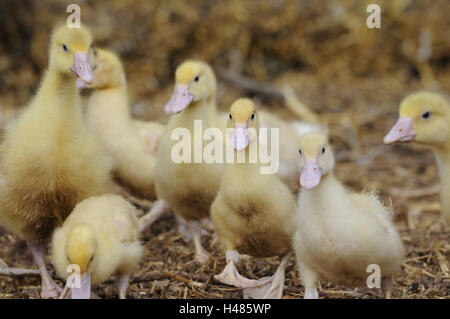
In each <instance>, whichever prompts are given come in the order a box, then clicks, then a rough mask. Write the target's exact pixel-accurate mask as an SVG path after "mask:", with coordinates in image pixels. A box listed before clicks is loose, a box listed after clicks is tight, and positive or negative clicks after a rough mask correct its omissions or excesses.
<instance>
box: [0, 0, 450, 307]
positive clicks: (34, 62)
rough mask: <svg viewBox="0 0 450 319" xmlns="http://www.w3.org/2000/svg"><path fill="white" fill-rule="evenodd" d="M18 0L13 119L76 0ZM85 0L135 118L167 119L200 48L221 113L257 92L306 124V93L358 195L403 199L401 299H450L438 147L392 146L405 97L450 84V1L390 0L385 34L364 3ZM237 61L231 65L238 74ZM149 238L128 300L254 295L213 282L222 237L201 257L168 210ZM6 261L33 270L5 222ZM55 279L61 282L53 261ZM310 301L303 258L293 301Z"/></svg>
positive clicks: (397, 291) (31, 291)
mask: <svg viewBox="0 0 450 319" xmlns="http://www.w3.org/2000/svg"><path fill="white" fill-rule="evenodd" d="M15 3H18V4H20V5H22V8H26V10H25V12H22V13H21V15H19V14H18V13H17V16H14V14H15V13H16V11H17V8H16V7H10V6H13V5H12V4H10V3H8V4H2V5H0V7H3V8H2V9H4V10H8V12H9V13H10V14H9V16H5V17H4V18H5V19H4V23H3V22H2V27H1V29H0V37H1V38H3V41H1V42H2V43H1V44H0V106H1V110H2V113H1V115H2V121H3V124H4V123H6V122H7V120H8V119H10V118H13V117H14V116H15V115H16V114H17V112H18V111H20V109H21V107H22V106H23V105H24V104H25V103H26V102H27V101H28V100H29V98H30V97H31V95H32V93H33V92H34V90H35V89H36V86H37V84H38V81H39V76H40V75H41V72H42V70H43V69H44V68H45V66H46V50H47V42H48V33H49V31H50V30H51V27H52V26H53V24H54V23H55V22H56V21H58V20H60V19H61V17H65V13H64V8H65V5H64V1H62V3H63V4H61V2H56V1H42V2H39V3H41V5H40V6H39V5H37V4H36V2H33V1H16V2H15ZM80 3H81V6H82V10H84V11H82V12H85V16H84V18H83V21H86V22H87V23H88V24H89V25H90V26H91V27H92V29H93V32H94V36H95V37H96V39H97V40H96V41H97V42H96V43H97V44H98V45H100V46H103V47H108V48H111V49H114V50H116V51H117V52H119V53H120V54H121V56H122V57H123V59H124V64H125V70H126V72H127V77H128V81H129V86H130V100H131V102H132V107H131V111H132V114H133V115H134V116H136V117H139V118H143V119H148V120H157V121H161V122H163V123H164V122H167V120H168V118H167V116H166V115H164V113H163V112H162V106H163V105H164V103H165V101H166V100H167V99H168V98H169V96H170V93H171V90H172V86H171V79H172V77H173V71H174V68H175V67H176V65H177V64H179V63H180V62H181V61H182V60H184V59H186V58H190V57H196V58H201V59H203V60H205V61H208V62H209V63H211V65H212V66H213V67H214V69H215V71H216V73H217V74H218V80H219V87H218V105H219V107H220V109H222V110H225V109H227V108H228V107H229V105H230V104H231V103H232V102H233V101H234V100H235V99H236V98H237V97H240V96H249V97H252V98H253V99H254V100H255V101H256V102H257V103H258V105H259V106H260V107H261V108H263V109H266V110H270V111H272V112H274V113H275V114H277V115H279V116H280V117H283V118H285V119H296V117H295V115H293V114H292V113H291V112H290V111H289V110H288V109H287V108H286V107H285V103H284V101H283V99H281V98H280V97H279V95H277V92H279V89H280V88H281V87H282V86H283V85H290V86H291V87H292V88H293V89H294V90H295V92H296V95H297V97H298V99H299V100H300V101H301V102H303V103H305V104H306V105H308V106H309V107H310V108H311V109H312V110H313V111H314V112H316V113H318V114H319V115H320V118H321V120H322V121H324V122H327V123H328V126H329V129H330V136H331V143H332V145H333V148H334V151H335V153H336V158H337V164H336V168H335V173H336V175H337V177H338V178H339V179H340V180H341V181H342V182H343V183H344V184H345V185H347V186H348V187H349V188H350V189H352V190H355V191H362V190H373V189H375V190H377V191H379V193H380V196H381V198H383V200H385V202H386V203H387V204H390V203H391V204H392V208H393V211H394V220H395V225H396V227H397V229H398V230H399V232H400V234H401V238H402V240H403V243H404V245H405V251H406V254H405V258H404V261H403V264H402V266H401V269H400V271H399V272H398V273H397V275H396V278H395V281H394V290H393V297H394V298H445V299H449V298H450V271H449V266H450V263H449V260H450V258H449V257H450V227H449V226H448V225H446V224H445V222H444V220H443V218H442V217H441V216H440V206H439V196H438V187H439V186H438V185H439V180H438V173H437V167H436V163H435V159H434V157H433V154H432V153H431V152H429V151H427V150H423V149H420V148H417V147H412V146H411V145H400V146H385V145H383V143H382V138H383V136H384V135H385V134H386V133H387V132H388V130H389V129H390V127H391V126H392V125H393V124H394V122H395V121H396V118H397V110H398V105H399V102H400V100H401V99H402V98H403V97H404V96H405V95H407V94H409V93H411V92H414V91H416V90H419V89H431V90H435V91H439V92H442V93H444V94H446V92H450V72H449V71H450V64H449V61H450V33H449V32H448V30H450V19H449V13H448V12H450V3H449V2H448V1H445V0H443V1H433V2H432V4H429V2H428V1H407V0H404V1H403V0H402V1H379V2H378V3H379V4H380V5H381V7H382V8H383V15H382V27H381V29H379V30H369V29H367V28H366V27H365V19H366V17H367V13H366V12H365V5H366V3H367V2H365V1H317V2H315V4H314V5H313V4H310V5H308V4H307V2H306V1H305V2H303V1H287V0H286V1H273V2H267V3H264V2H259V1H256V0H254V1H246V2H239V1H226V2H222V1H212V2H208V1H201V0H193V1H168V2H164V1H148V2H147V1H108V2H107V1H95V2H93V1H82V2H80ZM269 3H270V5H269ZM4 10H0V11H3V12H5V11H4ZM33 10H35V14H34V15H33V16H31V13H30V11H31V12H33ZM36 12H38V13H40V14H37V13H36ZM20 17H21V18H20ZM146 17H147V19H146ZM148 17H150V18H148ZM27 18H28V19H27ZM113 18H114V19H113ZM30 19H32V21H36V23H37V25H36V26H35V27H32V26H30V25H29V21H30ZM33 19H34V20H33ZM418 21H420V22H418ZM211 24H213V25H214V26H215V27H214V28H210V27H209V25H211ZM132 28H134V29H133V30H132ZM130 30H132V31H133V32H132V34H130ZM143 39H144V40H143ZM430 41H431V42H430ZM421 48H422V50H421ZM427 50H428V51H427ZM423 52H426V53H423ZM225 69H226V70H229V71H232V74H233V77H232V78H231V79H230V78H229V77H227V76H226V74H224V70H225ZM242 77H244V78H245V79H248V78H251V79H255V80H256V82H255V83H256V87H253V86H245V85H244V86H242V85H238V84H239V83H241V84H242V82H240V81H239V79H242ZM236 79H237V80H236ZM267 88H269V90H267ZM140 207H141V206H140ZM141 208H143V209H148V207H141ZM143 241H144V242H145V247H146V250H145V251H146V253H145V257H144V258H143V260H142V261H141V262H140V265H139V268H138V270H137V271H136V273H135V277H134V278H133V280H132V283H131V285H130V287H129V290H128V297H129V298H242V292H241V291H239V290H238V289H235V288H232V287H228V286H225V285H221V284H218V283H216V282H214V280H213V275H214V274H217V273H219V272H220V271H221V270H222V269H223V267H224V266H225V256H224V253H223V252H222V251H221V249H220V246H219V245H216V246H214V247H210V242H211V237H208V236H205V237H204V239H203V243H204V245H205V247H206V248H207V250H208V252H209V254H210V257H211V259H210V262H209V263H208V264H206V265H203V266H201V265H199V264H197V263H196V262H194V260H193V255H194V249H193V246H192V244H188V245H186V244H185V243H184V242H183V241H182V239H181V237H180V236H179V235H178V234H177V232H176V230H175V219H174V217H173V216H172V215H170V214H168V215H165V216H164V217H163V218H161V219H160V220H158V221H157V222H155V223H154V224H153V225H152V226H151V228H150V230H149V233H148V234H147V235H146V236H145V237H144V238H143ZM0 260H3V261H4V262H5V263H6V264H7V265H8V266H13V267H27V268H32V267H33V261H32V258H31V254H30V253H29V252H28V250H27V247H26V245H25V242H24V241H22V240H20V239H19V238H17V237H16V236H15V235H13V234H10V233H7V232H6V231H5V230H3V229H1V228H0ZM277 265H278V259H276V258H271V259H249V260H245V261H242V262H241V264H240V265H239V267H238V269H239V271H240V272H241V273H242V274H243V275H245V276H248V277H249V278H260V277H264V276H270V275H272V274H273V272H274V271H275V269H276V267H277ZM0 267H1V265H0ZM52 274H53V275H54V277H56V275H55V273H54V271H53V269H52ZM59 283H60V284H61V285H62V284H63V283H62V281H59ZM39 291H40V279H39V277H36V276H27V277H8V276H0V298H39ZM94 292H95V293H96V294H97V295H99V296H100V297H102V298H117V297H118V294H117V290H116V288H115V286H114V283H113V280H110V281H108V282H106V283H104V284H102V285H100V286H98V287H95V288H94ZM302 297H303V287H302V286H301V285H300V278H299V275H298V273H297V271H296V266H295V260H294V258H292V259H291V260H290V262H289V266H288V269H287V272H286V289H285V293H284V295H283V298H302ZM321 297H324V298H383V294H382V293H381V291H380V290H379V289H368V288H364V289H363V288H360V289H348V288H345V287H341V286H337V285H335V284H333V283H329V282H322V289H321Z"/></svg>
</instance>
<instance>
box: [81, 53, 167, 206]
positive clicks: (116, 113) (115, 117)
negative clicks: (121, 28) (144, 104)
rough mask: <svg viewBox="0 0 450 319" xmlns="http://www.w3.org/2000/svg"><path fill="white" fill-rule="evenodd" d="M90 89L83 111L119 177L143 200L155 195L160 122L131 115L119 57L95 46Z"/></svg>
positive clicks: (161, 126)
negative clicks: (142, 119) (86, 105)
mask: <svg viewBox="0 0 450 319" xmlns="http://www.w3.org/2000/svg"><path fill="white" fill-rule="evenodd" d="M94 53H95V57H96V63H95V70H94V76H95V77H94V81H93V82H92V83H91V84H90V85H88V86H87V87H88V88H91V89H94V90H93V92H92V94H91V95H90V97H89V101H88V107H87V111H86V120H87V123H88V125H89V126H90V127H91V129H92V130H93V131H94V133H95V134H96V135H97V137H98V138H99V140H100V141H101V143H102V144H103V146H104V148H105V149H106V150H107V151H108V153H109V154H111V156H113V158H114V160H115V172H116V174H117V176H118V177H119V179H120V180H121V181H122V182H124V183H125V184H127V186H129V187H131V188H132V189H133V191H134V192H136V193H138V194H139V195H140V196H142V197H145V198H147V199H154V198H155V175H154V167H155V161H156V154H155V151H154V150H153V151H152V149H155V148H156V145H157V142H158V139H159V137H160V136H161V135H162V132H163V130H164V125H162V124H159V123H156V122H144V121H138V120H135V119H132V118H131V115H130V111H129V102H128V95H127V82H126V78H125V72H124V70H123V67H122V63H121V61H120V58H119V57H118V56H117V55H116V54H114V53H113V52H111V51H107V50H102V49H95V50H94Z"/></svg>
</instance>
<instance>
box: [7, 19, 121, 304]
mask: <svg viewBox="0 0 450 319" xmlns="http://www.w3.org/2000/svg"><path fill="white" fill-rule="evenodd" d="M91 43H92V36H91V33H90V31H89V30H88V29H87V28H85V27H81V28H73V29H71V28H68V27H66V26H61V27H58V28H56V29H55V30H54V32H53V34H52V37H51V43H50V50H49V56H50V57H49V66H48V69H47V71H46V73H45V75H44V77H43V79H42V81H41V85H40V87H39V90H38V92H37V94H36V95H35V96H34V98H33V99H32V100H31V102H30V104H29V105H28V106H27V107H26V108H25V110H24V112H23V113H21V115H20V116H19V118H18V119H17V120H16V121H15V124H14V126H13V127H11V128H10V129H9V130H7V132H6V133H5V134H6V136H5V140H4V142H3V144H2V146H1V149H2V150H1V154H2V156H1V160H0V175H1V179H2V180H3V181H4V183H3V185H2V187H1V188H0V220H1V222H2V223H3V224H4V225H5V226H6V227H7V228H8V229H10V230H11V231H12V232H14V233H15V234H17V235H19V236H21V237H22V238H24V239H26V240H27V243H28V247H29V248H30V250H31V252H32V254H33V257H34V260H35V262H36V264H37V266H38V268H39V270H40V272H41V278H42V291H41V295H42V297H56V296H57V295H58V291H59V290H60V288H59V287H58V286H57V285H56V283H54V282H53V280H52V279H51V277H50V275H49V274H48V272H47V269H46V266H45V261H44V256H45V254H44V251H45V244H46V241H47V240H48V239H49V238H50V237H51V235H52V233H53V230H54V229H55V228H56V227H57V226H59V225H61V224H62V223H63V222H64V220H65V219H66V217H67V216H68V215H69V214H70V212H71V211H72V210H73V208H74V207H75V205H76V203H78V202H79V201H81V200H83V199H85V198H87V197H90V196H93V195H100V194H102V193H104V192H105V191H106V189H107V185H108V181H109V180H110V169H111V166H112V160H111V159H110V158H109V156H107V155H106V154H104V153H102V152H101V151H100V146H99V144H98V143H97V141H96V139H95V136H94V135H93V134H92V133H91V131H90V130H89V129H88V128H87V127H86V125H85V122H84V119H83V114H82V111H81V107H80V101H79V100H80V98H79V92H78V90H77V86H76V83H75V80H76V79H79V80H81V81H83V82H85V83H90V82H92V80H93V75H92V68H91V65H90V55H91Z"/></svg>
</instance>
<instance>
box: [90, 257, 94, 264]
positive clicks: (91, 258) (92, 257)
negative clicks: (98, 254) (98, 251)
mask: <svg viewBox="0 0 450 319" xmlns="http://www.w3.org/2000/svg"><path fill="white" fill-rule="evenodd" d="M92 259H94V255H92V256H91V258H89V263H91V262H92Z"/></svg>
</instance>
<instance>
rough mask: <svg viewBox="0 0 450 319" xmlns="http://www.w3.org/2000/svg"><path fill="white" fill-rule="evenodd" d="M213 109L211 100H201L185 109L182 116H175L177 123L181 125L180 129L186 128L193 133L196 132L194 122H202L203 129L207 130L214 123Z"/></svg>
mask: <svg viewBox="0 0 450 319" xmlns="http://www.w3.org/2000/svg"><path fill="white" fill-rule="evenodd" d="M211 112H212V107H211V105H210V103H209V100H200V101H197V102H193V103H191V104H190V105H189V106H188V107H187V108H186V109H184V110H183V111H182V112H181V113H180V114H177V115H175V118H176V119H177V122H182V123H180V125H179V126H180V127H185V128H187V129H188V130H190V131H191V132H193V131H194V121H195V120H201V121H202V129H203V130H205V129H207V128H209V127H211V126H214V123H212V122H211V114H212V113H211Z"/></svg>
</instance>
